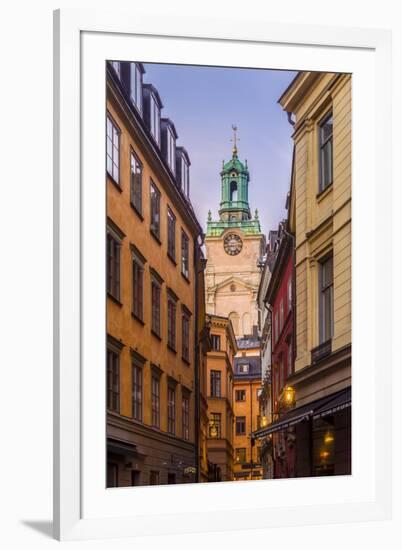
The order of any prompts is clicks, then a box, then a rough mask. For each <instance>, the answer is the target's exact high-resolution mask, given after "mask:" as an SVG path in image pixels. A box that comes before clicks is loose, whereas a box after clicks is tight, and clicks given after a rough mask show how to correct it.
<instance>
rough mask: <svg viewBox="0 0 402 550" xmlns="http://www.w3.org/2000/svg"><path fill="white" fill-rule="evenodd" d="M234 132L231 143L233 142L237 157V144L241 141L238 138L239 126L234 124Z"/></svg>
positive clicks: (234, 152) (234, 153)
mask: <svg viewBox="0 0 402 550" xmlns="http://www.w3.org/2000/svg"><path fill="white" fill-rule="evenodd" d="M232 130H233V139H231V140H230V141H233V155H237V142H238V141H240V139H239V138H238V137H237V126H236V125H235V124H232Z"/></svg>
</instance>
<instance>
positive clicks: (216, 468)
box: [207, 315, 237, 481]
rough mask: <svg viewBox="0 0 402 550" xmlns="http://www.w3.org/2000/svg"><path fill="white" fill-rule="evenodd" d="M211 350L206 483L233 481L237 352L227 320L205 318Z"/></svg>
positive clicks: (214, 316) (212, 316)
mask: <svg viewBox="0 0 402 550" xmlns="http://www.w3.org/2000/svg"><path fill="white" fill-rule="evenodd" d="M208 323H209V327H210V329H209V330H210V339H211V350H210V351H209V352H208V353H207V394H208V439H207V456H208V463H209V481H232V479H233V458H234V457H233V423H234V415H233V362H234V357H235V355H236V352H237V345H236V338H235V335H234V332H233V327H232V324H231V322H230V320H229V319H228V318H227V317H221V316H218V315H208Z"/></svg>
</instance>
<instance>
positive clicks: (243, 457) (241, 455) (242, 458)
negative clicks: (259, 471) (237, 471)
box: [235, 447, 246, 464]
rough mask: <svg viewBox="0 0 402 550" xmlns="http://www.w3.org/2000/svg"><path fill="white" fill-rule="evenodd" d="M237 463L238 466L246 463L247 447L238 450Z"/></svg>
mask: <svg viewBox="0 0 402 550" xmlns="http://www.w3.org/2000/svg"><path fill="white" fill-rule="evenodd" d="M235 460H236V462H237V463H238V464H243V463H244V462H246V449H245V447H242V448H241V449H236V458H235Z"/></svg>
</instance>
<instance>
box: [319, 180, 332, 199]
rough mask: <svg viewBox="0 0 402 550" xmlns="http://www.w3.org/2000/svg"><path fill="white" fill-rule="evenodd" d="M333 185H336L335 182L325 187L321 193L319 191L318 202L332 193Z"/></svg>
mask: <svg viewBox="0 0 402 550" xmlns="http://www.w3.org/2000/svg"><path fill="white" fill-rule="evenodd" d="M333 187H334V184H333V183H330V184H329V185H327V186H326V187H325V189H323V190H322V191H319V193H317V195H316V196H315V198H316V200H317V202H321V201H322V200H324V199H325V197H326V196H328V195H329V194H330V193H331V191H332V189H333Z"/></svg>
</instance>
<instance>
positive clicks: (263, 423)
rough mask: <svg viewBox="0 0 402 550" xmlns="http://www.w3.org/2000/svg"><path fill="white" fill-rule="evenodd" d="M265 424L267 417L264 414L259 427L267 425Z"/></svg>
mask: <svg viewBox="0 0 402 550" xmlns="http://www.w3.org/2000/svg"><path fill="white" fill-rule="evenodd" d="M267 425H268V418H267V417H266V416H263V417H262V418H261V427H262V428H265V426H267Z"/></svg>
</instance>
